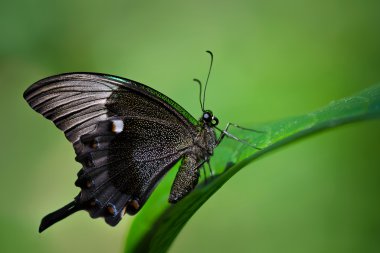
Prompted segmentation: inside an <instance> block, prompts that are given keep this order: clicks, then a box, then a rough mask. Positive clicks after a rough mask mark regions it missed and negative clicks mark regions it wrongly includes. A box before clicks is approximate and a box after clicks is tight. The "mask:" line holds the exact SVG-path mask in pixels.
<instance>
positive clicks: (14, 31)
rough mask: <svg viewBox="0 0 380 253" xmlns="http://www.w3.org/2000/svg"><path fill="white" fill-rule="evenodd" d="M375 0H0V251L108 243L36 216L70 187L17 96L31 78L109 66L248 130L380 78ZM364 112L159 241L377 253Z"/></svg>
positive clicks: (220, 196) (87, 222) (120, 230)
mask: <svg viewBox="0 0 380 253" xmlns="http://www.w3.org/2000/svg"><path fill="white" fill-rule="evenodd" d="M379 10H380V2H379V1H370V0H366V1H350V0H345V1H343V0H329V1H327V0H322V1H309V0H306V1H305V0H303V1H300V0H298V1H297V0H291V1H281V0H273V1H255V0H254V1H242V0H238V1H73V0H68V1H48V0H44V1H39V0H37V1H10V0H5V1H4V0H3V1H1V2H0V31H1V35H0V36H1V39H0V85H1V86H0V88H1V93H0V98H1V99H0V103H1V107H0V110H1V115H2V120H1V133H2V145H1V152H0V154H1V157H0V162H1V177H0V180H1V181H0V187H1V191H0V197H1V209H0V252H121V251H122V249H123V244H124V237H125V236H126V229H127V226H128V225H129V223H130V221H131V218H130V217H126V218H125V219H123V221H122V222H121V223H120V224H119V225H118V226H117V227H116V228H111V227H109V226H108V225H106V224H105V223H104V221H103V220H100V219H97V220H92V219H90V218H89V216H88V214H87V213H85V212H81V213H77V214H75V215H73V216H72V217H70V218H68V219H66V220H65V221H63V222H60V223H59V224H57V225H55V226H53V227H52V228H50V229H49V230H47V231H46V232H44V233H43V234H38V232H37V229H38V226H39V222H40V219H41V218H42V217H43V216H44V215H46V214H47V213H48V212H51V211H53V210H55V209H57V208H59V207H61V206H63V205H64V204H66V203H67V202H69V201H71V200H72V198H73V197H74V196H76V194H77V193H78V189H77V188H76V187H75V186H74V184H73V183H74V181H75V179H76V173H77V171H78V170H79V169H80V165H79V164H78V163H76V162H75V161H74V152H73V150H72V148H71V145H70V144H69V143H68V142H67V141H66V140H65V138H64V136H63V134H62V133H60V132H59V131H58V130H57V129H56V128H55V127H54V126H53V125H52V123H50V122H49V121H47V120H44V119H43V118H42V117H41V116H40V115H38V114H37V113H35V112H34V111H33V110H32V109H30V108H29V107H28V105H27V104H26V102H25V101H24V100H23V98H22V93H23V91H24V90H25V89H26V88H27V87H28V86H29V85H30V84H32V83H33V82H35V81H37V80H39V79H41V78H43V77H46V76H49V75H53V74H58V73H63V72H71V71H91V72H104V73H109V74H116V75H120V76H125V77H127V78H130V79H133V80H137V81H140V82H142V83H145V84H148V85H150V86H152V87H153V88H155V89H157V90H159V91H161V92H163V93H164V94H166V95H168V96H169V97H171V98H173V99H174V100H175V101H177V102H179V103H180V104H181V105H182V106H184V107H185V108H187V109H188V111H189V112H190V113H192V114H193V115H195V116H197V117H198V115H200V108H199V104H198V88H197V86H196V85H195V84H194V83H193V81H192V78H194V77H197V78H200V79H201V80H204V79H205V77H206V74H207V69H208V65H209V57H208V55H206V53H204V51H205V50H207V49H209V50H212V51H213V52H214V54H215V64H214V69H213V73H212V76H211V78H210V83H209V89H208V94H207V101H206V106H207V108H209V109H212V110H213V111H214V113H215V114H216V115H217V116H218V117H219V119H220V120H221V122H222V125H224V124H226V123H227V122H228V121H232V122H237V123H239V124H241V125H253V124H255V123H261V122H266V121H273V120H276V119H280V118H284V117H288V116H291V115H297V114H302V113H306V112H309V111H312V110H314V109H317V108H318V107H321V106H324V105H325V104H326V103H328V102H329V101H331V100H334V99H337V98H341V97H344V96H348V95H351V94H353V93H355V92H357V91H359V90H361V89H363V88H365V87H368V86H370V85H372V84H374V83H378V82H379V81H380V71H379V70H380V32H379V31H380V30H379V27H380V15H379ZM379 130H380V123H379V121H368V122H363V123H356V124H351V125H347V126H344V127H340V128H339V129H334V130H331V131H327V132H324V133H322V134H317V135H314V136H312V137H309V138H307V139H305V140H302V141H299V142H297V143H295V144H292V145H289V146H287V147H285V148H283V149H281V150H280V151H279V152H275V153H274V154H270V155H268V156H265V157H264V158H263V159H260V160H258V161H256V162H254V163H253V164H251V165H250V166H248V167H246V168H244V169H243V170H242V171H241V172H239V173H238V174H237V175H236V176H235V177H234V178H233V179H232V180H230V181H229V182H228V183H227V184H226V185H225V186H224V187H222V189H221V190H220V191H219V192H218V193H217V194H215V195H214V196H213V197H212V198H211V199H210V200H209V201H208V202H207V203H206V204H205V205H204V206H203V207H202V208H201V209H200V210H199V212H198V213H197V214H196V215H195V216H194V217H193V218H192V219H191V220H190V222H189V223H188V224H187V226H186V227H185V228H184V230H183V231H182V233H181V234H180V235H179V237H178V238H177V240H176V241H175V243H174V245H173V246H172V248H171V250H170V252H260V253H261V252H262V253H264V252H265V253H266V252H292V253H294V252H366V253H368V252H380V203H379V193H380V170H379V169H380V157H379V153H380V133H379Z"/></svg>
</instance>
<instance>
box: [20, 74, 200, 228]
mask: <svg viewBox="0 0 380 253" xmlns="http://www.w3.org/2000/svg"><path fill="white" fill-rule="evenodd" d="M142 87H143V88H142ZM144 87H145V88H144ZM149 89H150V88H149ZM149 89H146V86H142V85H141V84H138V83H135V82H133V81H130V80H127V79H120V80H119V79H118V78H113V79H110V78H109V76H107V75H102V74H89V73H74V74H63V75H58V76H54V77H50V78H46V79H43V80H41V81H39V82H37V83H35V84H33V85H32V86H31V87H30V88H29V89H27V90H26V91H25V93H24V97H25V99H26V100H27V102H28V103H29V104H30V106H31V107H32V108H33V109H34V110H36V111H37V112H39V113H41V114H42V115H43V116H44V117H46V118H48V119H50V120H52V121H53V122H54V124H55V125H56V126H57V127H58V128H59V129H61V130H62V131H64V133H65V136H66V138H67V139H68V140H69V141H70V142H72V143H73V145H74V149H75V152H76V154H77V157H76V160H77V161H78V162H80V163H81V164H82V165H83V168H82V169H81V170H80V171H79V173H78V180H77V181H76V185H77V186H79V187H81V194H80V195H78V197H77V198H76V200H75V201H76V203H77V205H78V206H80V207H81V208H76V209H85V210H88V211H89V212H90V215H91V216H92V217H99V216H104V217H105V219H106V222H107V223H108V224H110V225H116V224H117V223H118V222H119V221H120V219H121V217H122V216H123V214H124V213H125V212H127V213H129V214H135V213H136V212H138V211H139V210H140V209H141V207H142V206H143V205H144V203H145V201H146V200H147V198H148V197H149V195H150V193H151V191H152V190H153V189H154V187H155V185H156V184H157V183H158V181H159V180H160V179H161V178H162V176H163V175H164V174H165V173H166V172H167V170H168V169H170V168H171V166H172V165H173V164H174V163H175V162H177V161H178V160H179V159H181V157H182V156H183V154H184V153H185V152H186V150H187V149H188V147H189V146H191V145H192V140H193V138H194V136H195V135H196V127H195V126H194V124H193V118H192V119H189V117H188V115H186V113H183V111H184V110H183V111H180V112H178V111H177V110H175V109H174V108H173V106H172V105H173V104H172V103H174V102H173V101H171V100H169V102H170V104H169V103H167V102H168V98H166V97H165V98H166V100H163V99H162V97H161V98H160V97H159V96H157V93H154V94H153V93H151V90H149ZM155 92H156V91H155ZM162 96H163V95H162ZM174 104H175V103H174ZM175 105H176V104H175ZM176 106H177V107H179V106H178V105H176ZM177 107H176V108H177ZM61 212H62V211H61ZM70 214H71V213H70ZM55 219H56V220H57V218H55ZM58 220H59V219H58ZM45 222H46V223H47V224H48V225H47V226H45V228H46V227H48V226H50V225H52V224H53V223H54V222H52V221H50V223H49V220H47V221H45ZM45 225H46V224H45Z"/></svg>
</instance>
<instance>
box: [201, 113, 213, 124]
mask: <svg viewBox="0 0 380 253" xmlns="http://www.w3.org/2000/svg"><path fill="white" fill-rule="evenodd" d="M212 119H213V115H212V112H211V111H205V112H204V113H203V120H204V121H205V122H207V123H210V122H212Z"/></svg>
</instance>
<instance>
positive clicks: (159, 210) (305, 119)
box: [125, 85, 380, 253]
mask: <svg viewBox="0 0 380 253" xmlns="http://www.w3.org/2000/svg"><path fill="white" fill-rule="evenodd" d="M379 117H380V85H377V86H373V87H371V88H368V89H366V90H364V91H362V92H360V93H358V94H356V95H354V96H352V97H348V98H343V99H341V100H337V101H333V102H331V103H330V104H329V105H327V106H325V107H323V108H321V109H319V110H317V111H314V112H311V113H308V114H305V115H301V116H297V117H292V118H289V119H284V120H280V121H277V122H273V123H268V124H265V125H261V126H258V127H256V128H257V129H259V130H262V131H264V133H255V132H252V131H246V130H242V129H236V128H235V129H231V130H232V133H233V134H234V135H235V136H238V137H239V138H240V139H244V140H245V141H248V142H249V143H252V145H255V146H256V147H260V148H261V150H256V149H253V148H252V147H250V146H248V145H244V144H242V143H240V142H237V141H223V142H222V144H221V145H220V146H218V148H217V149H216V150H215V155H214V156H213V158H212V168H213V169H214V170H215V171H216V172H218V174H217V175H216V176H214V177H209V178H208V179H207V181H203V182H201V183H200V184H199V185H198V186H197V187H196V189H195V190H194V191H193V192H191V194H189V195H188V196H187V197H185V198H184V199H183V200H181V201H179V202H178V203H177V204H174V205H170V204H169V203H168V200H167V199H168V195H169V191H170V186H171V183H172V181H173V177H174V175H175V173H176V171H177V169H175V168H174V169H172V170H171V172H170V173H169V175H167V176H166V177H165V179H164V180H163V181H162V182H161V183H160V185H159V186H158V187H157V189H156V191H155V192H154V193H153V195H152V196H151V198H150V199H149V201H148V203H147V204H146V206H145V207H144V208H143V210H141V212H140V213H139V215H138V216H137V217H136V218H135V219H134V220H133V223H132V225H131V227H130V229H129V231H128V234H127V241H126V248H125V252H127V253H128V252H166V251H167V250H168V248H169V247H170V245H171V244H172V242H173V241H174V239H175V238H176V236H177V235H178V233H179V232H180V231H181V229H182V228H183V226H184V225H185V224H186V222H187V221H188V220H189V219H190V217H191V216H192V215H193V214H194V213H195V212H196V211H197V210H198V209H199V208H200V207H201V206H202V204H203V203H204V202H205V201H206V200H207V199H208V198H210V197H211V196H212V195H213V194H214V193H215V192H216V191H217V190H218V189H219V188H220V187H221V186H222V185H223V184H224V183H225V182H227V180H228V179H229V178H231V177H232V176H233V175H234V174H235V173H236V172H238V171H239V170H240V169H241V168H242V167H244V166H245V165H247V164H248V163H250V162H252V161H253V160H255V159H256V158H258V157H260V156H262V155H263V154H266V153H268V152H269V151H272V150H274V149H276V148H278V147H281V146H283V145H285V144H287V143H290V142H293V141H296V140H298V139H299V138H301V137H305V136H308V135H310V134H312V133H316V132H319V131H321V130H324V129H328V128H332V127H336V126H339V125H343V124H346V123H350V122H355V121H359V120H365V119H371V118H379Z"/></svg>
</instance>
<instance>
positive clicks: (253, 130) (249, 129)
mask: <svg viewBox="0 0 380 253" xmlns="http://www.w3.org/2000/svg"><path fill="white" fill-rule="evenodd" d="M230 126H234V127H236V128H240V129H242V130H247V131H251V132H256V133H262V134H263V133H265V132H264V131H260V130H256V129H252V128H246V127H242V126H239V125H237V124H235V123H231V122H228V124H227V127H226V129H225V131H227V130H228V128H229V127H230Z"/></svg>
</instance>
